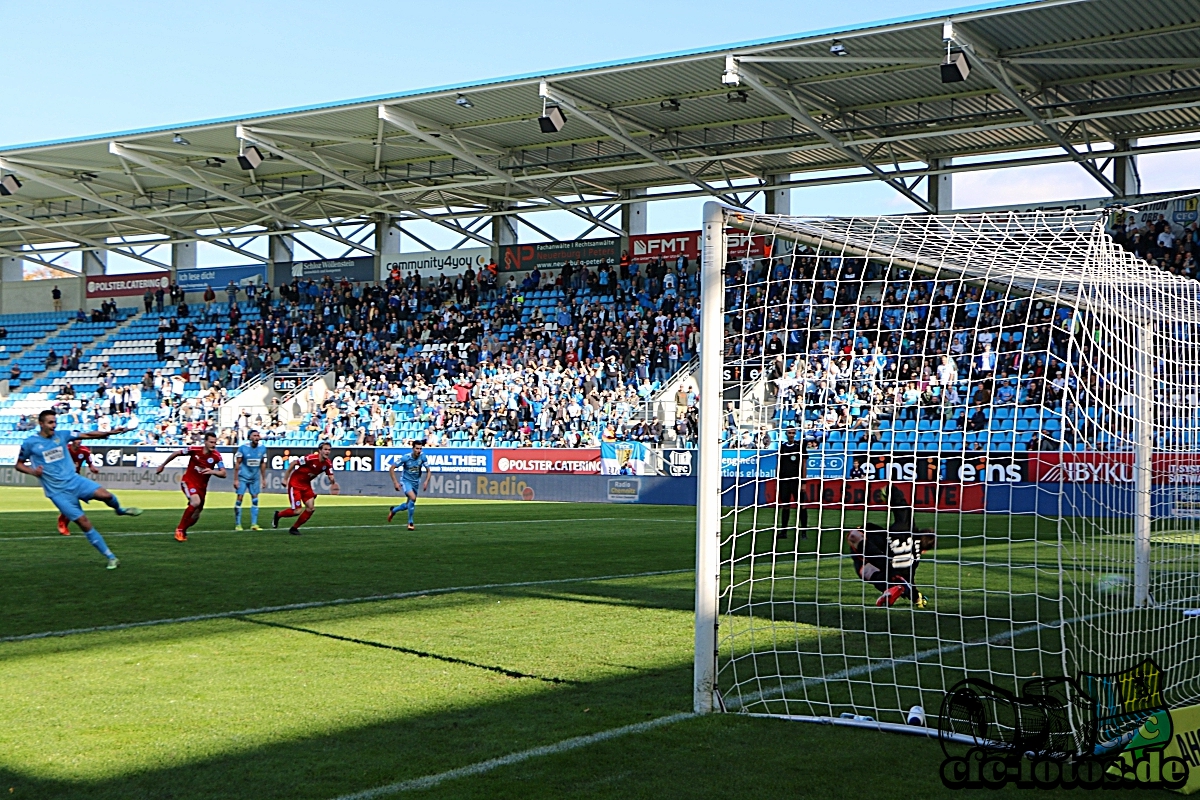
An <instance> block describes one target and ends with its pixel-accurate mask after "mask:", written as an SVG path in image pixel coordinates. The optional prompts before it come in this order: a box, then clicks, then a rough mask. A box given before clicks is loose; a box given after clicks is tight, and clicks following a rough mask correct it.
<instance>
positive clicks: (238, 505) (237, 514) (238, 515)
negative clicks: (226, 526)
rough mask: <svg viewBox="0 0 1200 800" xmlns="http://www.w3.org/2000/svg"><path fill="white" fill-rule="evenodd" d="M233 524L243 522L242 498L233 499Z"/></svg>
mask: <svg viewBox="0 0 1200 800" xmlns="http://www.w3.org/2000/svg"><path fill="white" fill-rule="evenodd" d="M233 524H234V525H241V524H242V498H240V497H239V498H237V499H236V500H234V501H233Z"/></svg>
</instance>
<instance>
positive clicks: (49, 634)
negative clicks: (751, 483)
mask: <svg viewBox="0 0 1200 800" xmlns="http://www.w3.org/2000/svg"><path fill="white" fill-rule="evenodd" d="M688 572H692V570H691V569H660V570H652V571H649V572H626V573H622V574H618V575H594V576H592V577H584V578H549V579H546V580H540V581H514V582H512V583H477V584H473V585H470V586H446V587H442V588H434V589H415V590H413V591H410V592H394V593H392V594H372V595H366V596H364V597H346V598H338V599H336V600H314V601H311V602H306V603H287V604H284V605H278V606H263V607H261V608H243V609H241V610H239V611H217V612H214V613H211V614H194V615H192V616H188V617H171V618H168V619H152V620H145V621H142V622H120V623H117V624H114V625H95V626H92V627H90V628H68V629H65V630H61V631H43V632H41V633H23V634H19V635H16V636H3V637H0V644H2V643H5V642H26V641H30V640H32V639H51V638H59V637H63V636H78V635H80V634H85V633H104V632H107V631H124V630H131V629H133V628H151V627H155V626H158V625H180V624H183V623H188V622H204V621H206V620H211V619H231V618H233V617H245V616H247V615H250V614H274V613H277V612H280V611H300V610H303V609H306V608H327V607H329V606H346V605H353V604H356V603H378V602H382V601H385V600H406V599H408V598H411V597H421V596H423V595H440V594H453V593H455V592H477V591H486V590H489V589H516V588H520V587H522V586H553V585H556V584H563V583H594V582H596V581H615V580H621V579H624V578H652V577H654V576H656V575H681V574H684V573H688Z"/></svg>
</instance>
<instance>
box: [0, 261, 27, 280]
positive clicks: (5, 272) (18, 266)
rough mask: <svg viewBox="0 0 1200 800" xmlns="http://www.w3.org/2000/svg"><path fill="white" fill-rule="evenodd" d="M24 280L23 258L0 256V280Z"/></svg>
mask: <svg viewBox="0 0 1200 800" xmlns="http://www.w3.org/2000/svg"><path fill="white" fill-rule="evenodd" d="M23 280H25V260H24V259H21V258H15V257H12V256H5V257H4V258H0V281H3V282H5V283H9V282H12V281H23Z"/></svg>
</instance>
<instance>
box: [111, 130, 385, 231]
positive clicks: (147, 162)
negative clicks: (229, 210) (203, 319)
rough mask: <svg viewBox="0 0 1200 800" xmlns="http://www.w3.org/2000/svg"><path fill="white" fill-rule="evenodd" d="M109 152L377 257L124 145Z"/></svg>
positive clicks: (278, 220)
mask: <svg viewBox="0 0 1200 800" xmlns="http://www.w3.org/2000/svg"><path fill="white" fill-rule="evenodd" d="M108 151H109V152H110V153H112V154H113V155H114V156H120V157H121V158H123V159H125V160H126V161H132V162H133V163H135V164H139V165H141V166H143V167H145V168H146V169H151V170H154V171H155V172H159V173H162V174H163V175H166V176H167V177H168V178H173V179H174V180H177V181H179V182H180V183H183V184H185V185H188V186H195V187H197V188H199V189H203V190H204V191H206V192H209V193H210V194H214V195H216V196H217V197H223V198H225V199H226V200H228V201H229V202H231V203H237V204H238V205H241V206H244V207H246V208H251V209H254V210H255V211H258V212H260V213H265V214H269V215H270V216H271V217H272V218H273V219H275V220H276V221H277V222H282V223H283V224H284V225H288V226H291V227H294V228H299V229H301V230H304V231H308V232H309V233H315V234H317V235H318V236H324V237H325V238H326V239H332V240H333V241H335V242H340V243H341V244H344V245H346V246H348V247H353V248H355V249H356V250H362V251H363V252H364V253H370V254H371V255H375V251H374V250H373V249H372V248H370V247H367V246H365V245H361V244H359V243H358V242H353V241H351V240H349V239H347V238H345V237H343V236H339V235H337V234H336V233H330V232H329V231H327V230H323V229H321V228H318V227H317V226H315V225H309V224H308V223H306V222H301V221H299V220H295V219H292V218H291V217H289V216H287V215H286V214H281V213H279V212H278V211H275V210H274V209H272V208H269V207H266V206H260V205H258V204H256V203H252V202H251V201H249V200H247V199H245V198H244V197H241V196H240V195H238V194H235V193H234V192H228V191H225V190H224V189H219V188H217V187H216V186H213V185H212V184H211V183H209V182H208V181H205V180H203V179H201V178H199V177H197V176H194V175H193V176H188V175H186V174H184V173H183V172H180V171H179V170H176V169H173V168H172V167H169V166H167V165H165V164H160V163H158V162H157V161H154V160H153V159H150V158H147V157H145V156H144V155H142V154H141V153H139V152H137V151H136V150H133V149H131V148H129V147H126V146H125V145H123V144H120V143H119V142H109V143H108Z"/></svg>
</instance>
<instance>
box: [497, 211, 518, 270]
mask: <svg viewBox="0 0 1200 800" xmlns="http://www.w3.org/2000/svg"><path fill="white" fill-rule="evenodd" d="M515 207H516V206H515V205H514V204H512V203H501V204H499V205H497V206H496V207H495V209H494V210H496V211H507V210H509V209H512V208H515ZM516 243H517V218H516V217H515V216H513V215H511V214H493V215H492V259H493V260H494V261H495V262H496V263H497V264H501V265H502V264H503V262H502V261H501V259H502V258H503V257H504V252H503V250H501V248H503V247H504V246H505V245H509V244H516Z"/></svg>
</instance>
